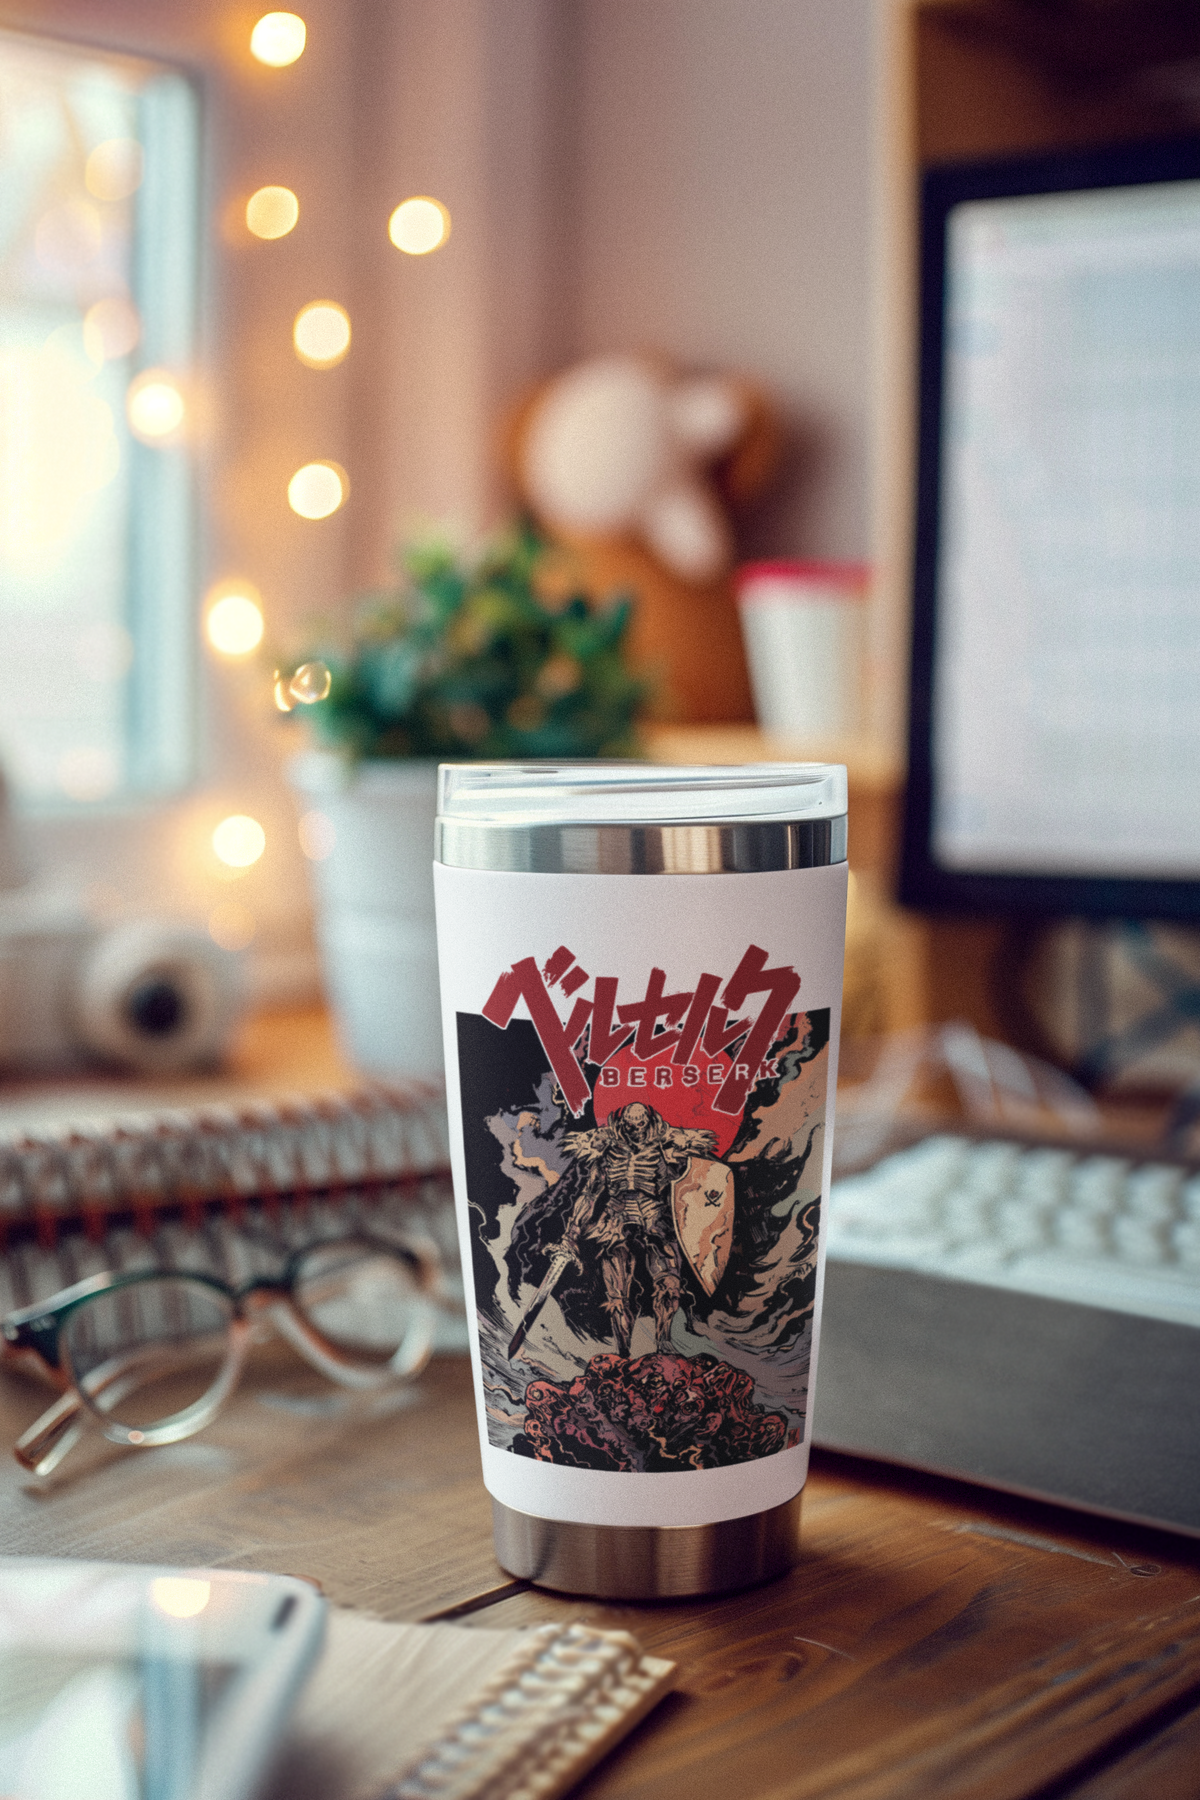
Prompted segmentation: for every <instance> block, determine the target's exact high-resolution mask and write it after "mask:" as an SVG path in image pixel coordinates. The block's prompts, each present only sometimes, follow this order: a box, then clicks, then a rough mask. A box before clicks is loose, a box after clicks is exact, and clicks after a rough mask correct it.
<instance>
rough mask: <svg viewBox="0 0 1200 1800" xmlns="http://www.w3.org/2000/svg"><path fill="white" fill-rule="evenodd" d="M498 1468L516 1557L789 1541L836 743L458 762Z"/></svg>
mask: <svg viewBox="0 0 1200 1800" xmlns="http://www.w3.org/2000/svg"><path fill="white" fill-rule="evenodd" d="M434 885H435V890H436V897H437V923H438V957H439V965H440V972H441V989H442V1015H443V1027H444V1031H445V1046H446V1089H447V1100H448V1105H449V1113H450V1143H451V1158H452V1163H453V1169H454V1186H455V1194H456V1198H457V1206H458V1220H459V1230H460V1236H461V1242H462V1252H463V1268H464V1274H465V1278H466V1288H467V1312H468V1318H469V1321H470V1328H471V1350H472V1362H473V1366H474V1375H475V1389H476V1400H477V1404H478V1414H479V1427H480V1443H481V1449H482V1455H483V1474H484V1482H485V1485H486V1487H487V1488H488V1491H489V1492H490V1494H491V1496H492V1503H493V1513H494V1520H495V1537H496V1554H497V1557H498V1559H499V1561H500V1563H501V1565H502V1566H503V1567H504V1568H505V1569H507V1570H508V1571H509V1572H510V1573H511V1574H513V1575H516V1576H520V1577H522V1578H524V1579H527V1580H530V1581H534V1582H538V1583H540V1584H542V1585H544V1586H547V1587H552V1588H559V1589H563V1590H565V1591H567V1592H570V1593H579V1594H593V1595H598V1596H602V1597H605V1598H610V1599H618V1598H620V1599H651V1598H661V1597H665V1596H672V1595H685V1594H701V1593H714V1592H717V1591H720V1590H721V1589H725V1588H734V1587H741V1586H745V1585H747V1584H749V1583H751V1582H755V1581H761V1580H763V1579H764V1578H766V1577H767V1576H770V1575H774V1574H778V1573H780V1572H781V1571H782V1570H783V1569H785V1568H788V1567H789V1566H790V1565H791V1564H792V1563H793V1562H795V1560H796V1558H797V1555H798V1553H799V1510H800V1495H801V1490H802V1488H803V1486H804V1479H805V1474H806V1470H807V1464H808V1444H809V1426H808V1420H809V1406H808V1396H809V1386H810V1381H811V1377H812V1372H813V1367H814V1363H815V1358H816V1347H817V1329H818V1322H819V1318H820V1304H821V1259H820V1240H821V1200H822V1196H823V1195H824V1194H825V1193H826V1192H827V1191H828V1185H829V1171H830V1161H831V1154H832V1141H831V1138H832V1125H833V1100H834V1079H835V1073H836V1068H837V1046H838V1025H839V1012H840V1006H841V990H842V957H843V948H844V942H845V906H846V772H845V770H844V769H842V768H838V767H829V766H825V765H821V764H766V765H761V766H756V767H754V766H752V767H733V768H670V767H656V766H651V765H647V764H634V763H576V764H566V765H561V766H560V765H553V764H534V765H530V766H525V765H521V764H516V763H466V764H451V765H447V766H445V767H443V768H442V770H441V771H440V775H439V794H438V820H437V836H436V849H435V864H434Z"/></svg>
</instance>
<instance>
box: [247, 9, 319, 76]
mask: <svg viewBox="0 0 1200 1800" xmlns="http://www.w3.org/2000/svg"><path fill="white" fill-rule="evenodd" d="M307 37H308V30H307V28H306V26H305V23H304V20H303V19H302V18H301V17H300V15H299V13H292V12H269V13H264V14H263V16H262V18H261V19H260V20H259V21H258V24H257V25H256V26H255V27H254V30H253V31H252V32H251V33H250V54H251V56H253V57H256V58H257V59H258V61H259V62H260V63H266V65H267V67H268V68H269V69H286V68H287V67H288V66H289V65H290V64H291V63H294V62H297V61H299V59H300V57H302V56H303V55H304V45H305V40H306V39H307Z"/></svg>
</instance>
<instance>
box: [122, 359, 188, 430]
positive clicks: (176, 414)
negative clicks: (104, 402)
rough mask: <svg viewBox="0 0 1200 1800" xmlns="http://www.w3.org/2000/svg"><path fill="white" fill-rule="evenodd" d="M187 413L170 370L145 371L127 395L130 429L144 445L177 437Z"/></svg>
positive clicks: (133, 382)
mask: <svg viewBox="0 0 1200 1800" xmlns="http://www.w3.org/2000/svg"><path fill="white" fill-rule="evenodd" d="M186 411H187V407H186V405H185V403H184V398H183V394H182V393H181V392H180V388H179V383H178V382H177V381H176V380H175V377H174V376H173V375H171V374H169V373H168V371H167V370H166V369H143V370H142V372H141V374H140V375H137V376H135V377H134V379H133V380H132V381H131V382H130V384H129V387H128V388H127V390H126V393H125V416H126V418H127V419H128V420H129V429H130V430H131V431H132V432H133V434H134V436H135V437H139V438H141V440H142V442H143V443H147V444H160V443H162V442H163V440H164V439H166V438H170V437H173V436H174V435H175V433H176V432H177V431H178V430H179V427H180V426H181V425H182V424H183V418H184V414H185V412H186Z"/></svg>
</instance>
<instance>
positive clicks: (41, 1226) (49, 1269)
mask: <svg viewBox="0 0 1200 1800" xmlns="http://www.w3.org/2000/svg"><path fill="white" fill-rule="evenodd" d="M448 1164H449V1155H448V1149H447V1137H446V1115H445V1108H444V1102H443V1101H442V1097H441V1095H440V1093H439V1091H438V1090H437V1089H435V1088H432V1087H426V1086H424V1085H418V1084H416V1083H413V1084H406V1085H404V1086H384V1085H382V1084H375V1085H372V1086H371V1087H366V1088H363V1089H361V1090H359V1091H358V1092H356V1093H354V1094H350V1095H346V1094H337V1093H327V1094H319V1095H316V1096H314V1097H306V1098H301V1097H295V1098H291V1097H289V1098H284V1099H282V1100H279V1101H275V1102H265V1101H256V1102H254V1103H253V1104H250V1105H246V1106H243V1107H227V1106H220V1107H218V1106H211V1107H202V1108H199V1109H197V1110H196V1111H193V1112H181V1111H168V1110H164V1111H159V1112H150V1113H132V1112H131V1113H127V1114H123V1115H115V1116H113V1117H111V1118H107V1119H105V1120H104V1121H103V1122H87V1121H81V1122H78V1123H74V1124H66V1125H63V1126H61V1127H55V1128H53V1129H50V1130H43V1131H39V1132H37V1133H21V1134H20V1135H16V1136H11V1137H9V1138H7V1139H0V1248H2V1249H3V1250H4V1254H3V1256H2V1257H0V1315H2V1314H4V1313H6V1312H8V1311H11V1310H13V1309H15V1308H17V1307H21V1306H29V1305H32V1304H34V1303H35V1302H36V1301H40V1300H44V1299H47V1298H48V1297H49V1296H50V1295H51V1294H54V1293H57V1292H58V1291H59V1290H60V1289H62V1288H64V1287H68V1286H70V1285H71V1284H72V1283H73V1282H76V1281H81V1280H83V1279H84V1278H85V1277H86V1276H88V1275H95V1274H99V1273H101V1272H102V1271H106V1270H115V1271H123V1270H126V1269H138V1268H167V1269H200V1270H207V1271H208V1272H210V1273H212V1274H216V1275H219V1276H220V1277H221V1278H222V1279H223V1280H226V1281H229V1282H231V1283H233V1284H234V1285H235V1286H237V1285H241V1284H242V1283H245V1282H247V1281H250V1280H252V1279H254V1278H255V1277H256V1276H257V1275H267V1274H269V1273H271V1272H272V1271H273V1270H274V1269H275V1268H276V1267H277V1266H278V1265H279V1263H280V1260H281V1259H286V1256H287V1254H289V1253H290V1251H291V1250H292V1249H294V1248H297V1247H299V1246H300V1245H301V1244H309V1243H312V1242H314V1241H317V1240H320V1239H323V1238H329V1237H336V1236H341V1235H344V1234H345V1233H346V1232H347V1231H353V1230H355V1229H360V1230H363V1229H365V1230H369V1231H373V1232H381V1231H382V1232H385V1233H388V1232H390V1233H397V1234H402V1235H407V1236H411V1235H412V1234H413V1232H414V1231H418V1232H419V1233H420V1234H421V1235H423V1236H424V1237H426V1238H427V1239H429V1240H430V1241H432V1243H433V1244H435V1245H436V1247H437V1249H438V1252H439V1254H440V1256H441V1258H442V1262H443V1265H444V1267H445V1268H446V1270H447V1275H448V1286H449V1288H450V1291H451V1293H453V1292H454V1291H455V1290H457V1289H459V1288H460V1287H461V1282H460V1281H459V1279H458V1277H457V1266H458V1246H457V1235H456V1231H455V1226H454V1217H453V1196H452V1192H451V1186H450V1178H449V1169H448Z"/></svg>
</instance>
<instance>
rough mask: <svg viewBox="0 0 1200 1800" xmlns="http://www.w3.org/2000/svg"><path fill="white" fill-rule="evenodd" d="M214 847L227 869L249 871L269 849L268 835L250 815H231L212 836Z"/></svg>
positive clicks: (223, 820) (222, 821)
mask: <svg viewBox="0 0 1200 1800" xmlns="http://www.w3.org/2000/svg"><path fill="white" fill-rule="evenodd" d="M212 847H213V850H214V851H215V852H216V855H217V857H218V859H219V860H220V861H221V862H223V863H224V864H225V867H226V868H227V869H248V868H250V866H251V864H252V863H256V862H257V861H258V859H259V857H260V856H261V855H262V853H263V851H264V850H265V849H266V847H267V834H266V832H265V831H264V830H263V828H262V826H261V825H260V824H259V822H258V820H257V819H252V818H251V817H250V815H249V813H230V815H229V817H228V818H227V819H222V820H221V823H220V824H219V825H218V826H217V828H216V830H215V831H214V832H213V834H212Z"/></svg>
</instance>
